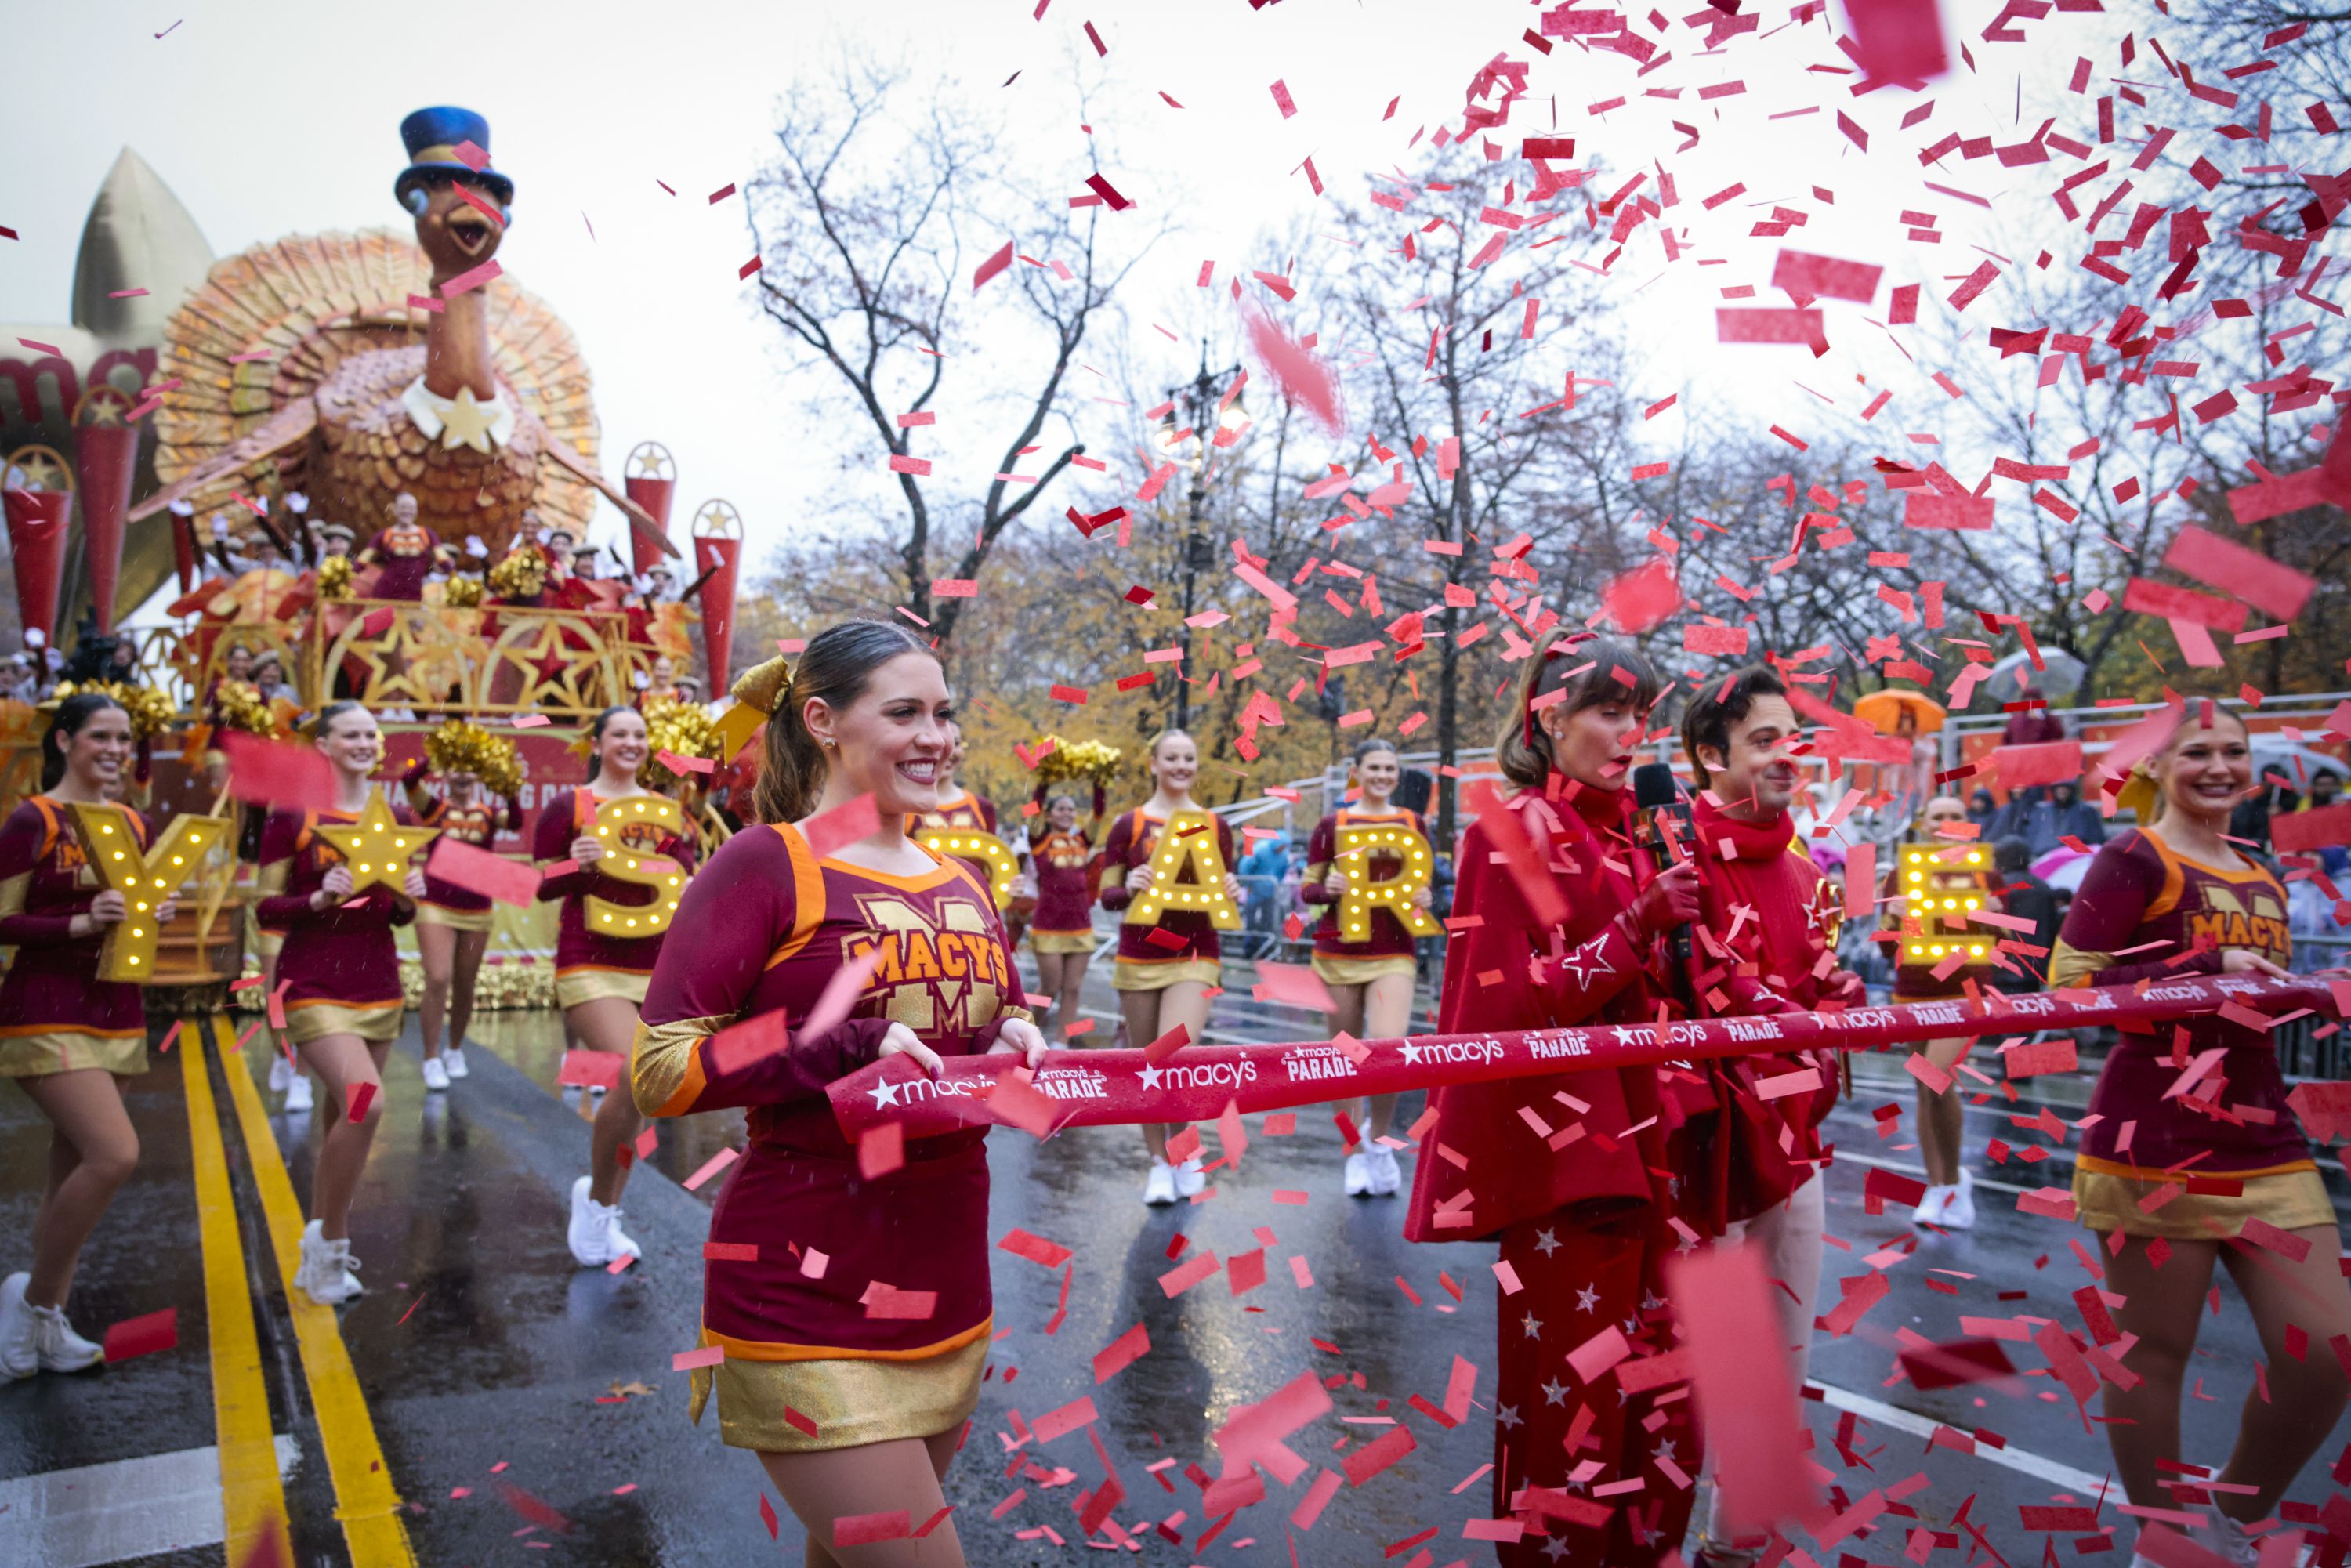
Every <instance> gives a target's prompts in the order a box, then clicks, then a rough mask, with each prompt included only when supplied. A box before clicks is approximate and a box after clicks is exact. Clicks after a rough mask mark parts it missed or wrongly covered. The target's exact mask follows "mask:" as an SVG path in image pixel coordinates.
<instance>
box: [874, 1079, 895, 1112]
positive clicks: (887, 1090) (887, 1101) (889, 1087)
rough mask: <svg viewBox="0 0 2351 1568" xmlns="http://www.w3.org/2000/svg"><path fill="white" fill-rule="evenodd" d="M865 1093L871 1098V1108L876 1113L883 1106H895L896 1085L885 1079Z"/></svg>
mask: <svg viewBox="0 0 2351 1568" xmlns="http://www.w3.org/2000/svg"><path fill="white" fill-rule="evenodd" d="M866 1092H867V1093H868V1094H871V1095H872V1096H873V1108H874V1109H875V1110H876V1111H879V1110H881V1109H882V1108H883V1106H885V1105H895V1104H896V1103H898V1085H896V1084H895V1083H893V1082H890V1081H889V1080H888V1079H886V1078H885V1079H883V1081H882V1082H879V1083H877V1084H875V1085H874V1086H873V1087H872V1088H871V1089H868V1090H867V1091H866Z"/></svg>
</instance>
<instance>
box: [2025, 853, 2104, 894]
mask: <svg viewBox="0 0 2351 1568" xmlns="http://www.w3.org/2000/svg"><path fill="white" fill-rule="evenodd" d="M2097 858H2098V857H2097V856H2096V855H2095V854H2084V853H2083V852H2081V851H2079V850H2069V849H2066V848H2064V847H2063V846H2062V845H2061V846H2059V847H2058V848H2056V849H2053V850H2051V851H2050V852H2048V853H2047V854H2045V855H2043V856H2042V857H2041V858H2040V859H2039V860H2037V861H2034V862H2032V874H2033V875H2035V876H2037V877H2039V878H2040V879H2041V880H2042V881H2043V882H2045V883H2048V884H2049V885H2050V886H2052V887H2053V888H2056V889H2057V890H2058V891H2059V892H2061V893H2078V892H2080V891H2081V887H2082V879H2083V878H2084V877H2085V876H2087V875H2089V874H2090V862H2092V861H2094V860H2095V859H2097Z"/></svg>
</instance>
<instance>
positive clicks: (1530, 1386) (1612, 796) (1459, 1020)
mask: <svg viewBox="0 0 2351 1568" xmlns="http://www.w3.org/2000/svg"><path fill="white" fill-rule="evenodd" d="M1659 685H1660V683H1659V681H1658V678H1657V675H1656V672H1655V671H1654V670H1653V669H1652V668H1651V667H1650V665H1649V663H1648V661H1647V660H1646V659H1644V658H1643V657H1641V655H1640V654H1638V653H1635V652H1634V651H1633V650H1632V649H1630V648H1628V647H1625V646H1623V645H1621V644H1618V643H1611V642H1606V641H1593V640H1590V639H1583V640H1580V641H1579V640H1577V639H1575V638H1573V637H1566V638H1561V639H1559V640H1558V641H1555V642H1554V643H1552V644H1551V645H1550V646H1549V647H1548V648H1547V649H1546V650H1545V651H1544V652H1543V653H1540V654H1538V655H1536V656H1535V657H1533V658H1531V659H1529V660H1528V661H1527V664H1526V668H1525V672H1524V673H1523V674H1521V675H1520V680H1519V686H1518V695H1517V697H1516V700H1515V701H1514V702H1513V703H1512V704H1511V706H1510V717H1509V718H1508V720H1507V721H1506V722H1505V726H1504V728H1503V731H1502V734H1501V736H1500V737H1499V740H1498V741H1497V743H1496V747H1495V762H1496V765H1497V766H1498V767H1499V768H1500V770H1501V772H1502V775H1503V777H1504V778H1505V779H1507V780H1508V781H1509V783H1510V786H1511V787H1512V789H1513V792H1512V793H1511V794H1510V797H1509V798H1508V799H1507V800H1498V801H1495V802H1493V803H1490V804H1489V805H1488V806H1487V807H1486V809H1485V810H1483V811H1482V812H1481V813H1480V814H1479V818H1478V820H1477V821H1475V822H1473V823H1471V824H1470V827H1469V831H1468V832H1467V833H1466V834H1465V835H1464V836H1463V839H1462V846H1461V855H1460V862H1459V863H1460V880H1459V882H1458V883H1457V884H1456V887H1455V893H1454V904H1453V917H1454V919H1455V921H1456V922H1464V921H1471V922H1475V924H1471V925H1466V927H1462V928H1459V929H1458V930H1457V934H1456V936H1454V938H1453V941H1454V946H1453V949H1452V951H1451V952H1450V953H1448V954H1447V961H1446V965H1445V986H1444V990H1443V993H1442V995H1441V998H1440V999H1439V1002H1438V1007H1437V1032H1438V1033H1439V1034H1457V1033H1463V1032H1468V1031H1475V1030H1526V1029H1543V1028H1552V1027H1554V1026H1560V1025H1573V1024H1579V1023H1592V1022H1603V1021H1604V1022H1609V1023H1618V1024H1632V1023H1649V1022H1652V1021H1653V1020H1654V1019H1655V1018H1656V998H1658V997H1661V996H1663V995H1665V994H1666V993H1667V989H1668V981H1667V969H1666V966H1667V964H1668V963H1670V961H1671V960H1670V958H1669V956H1668V955H1667V949H1666V946H1665V944H1664V943H1663V941H1662V940H1661V938H1662V937H1663V936H1664V935H1665V934H1666V933H1667V932H1669V931H1670V930H1672V928H1673V927H1674V926H1675V925H1677V924H1680V923H1681V922H1684V921H1687V920H1688V919H1690V918H1691V916H1692V915H1695V914H1696V913H1697V911H1698V878H1697V873H1696V871H1695V869H1694V868H1693V867H1692V866H1690V865H1689V864H1688V863H1687V862H1682V863H1680V864H1677V865H1675V866H1673V867H1671V868H1670V869H1668V870H1666V871H1662V872H1660V871H1656V870H1655V869H1654V868H1653V867H1652V865H1651V863H1650V862H1649V858H1648V856H1647V854H1646V852H1645V851H1643V850H1642V849H1640V848H1639V847H1638V846H1636V845H1635V842H1634V841H1633V838H1632V835H1631V833H1630V831H1629V828H1630V821H1629V813H1628V811H1627V810H1626V809H1625V797H1626V796H1627V795H1628V794H1629V793H1630V791H1628V790H1626V789H1625V781H1626V779H1627V777H1628V776H1629V773H1630V769H1631V767H1632V763H1633V760H1634V754H1635V747H1638V746H1639V745H1640V743H1641V737H1642V731H1643V727H1645V726H1646V724H1647V722H1648V717H1649V710H1650V707H1651V706H1652V705H1653V704H1654V703H1655V702H1656V698H1657V695H1658V691H1659ZM1498 862H1499V863H1498ZM1431 1108H1432V1109H1433V1110H1434V1111H1435V1112H1436V1113H1437V1121H1436V1124H1435V1125H1434V1127H1433V1129H1432V1130H1431V1131H1430V1132H1429V1134H1427V1136H1426V1140H1425V1141H1424V1143H1423V1145H1422V1149H1423V1153H1422V1155H1421V1156H1420V1158H1419V1159H1418V1160H1417V1161H1416V1162H1415V1164H1416V1168H1415V1171H1414V1179H1413V1191H1412V1210H1411V1213H1410V1215H1409V1216H1408V1218H1406V1220H1405V1237H1406V1239H1410V1240H1414V1241H1462V1240H1468V1239H1472V1238H1481V1237H1491V1238H1494V1239H1498V1240H1499V1241H1500V1243H1501V1260H1502V1262H1503V1263H1505V1264H1507V1265H1508V1266H1509V1270H1506V1271H1509V1272H1514V1274H1515V1277H1516V1280H1517V1288H1516V1289H1510V1288H1509V1287H1508V1285H1507V1283H1506V1287H1505V1296H1504V1299H1503V1301H1502V1303H1501V1311H1500V1313H1499V1322H1498V1325H1497V1326H1498V1331H1499V1338H1500V1345H1499V1349H1500V1375H1501V1379H1500V1388H1499V1392H1498V1393H1497V1395H1496V1406H1497V1408H1496V1412H1495V1427H1494V1448H1495V1454H1494V1500H1495V1511H1496V1512H1497V1513H1498V1514H1501V1513H1510V1514H1516V1515H1518V1516H1519V1517H1520V1519H1521V1520H1522V1521H1524V1522H1525V1524H1526V1525H1527V1534H1526V1536H1525V1538H1524V1539H1523V1540H1522V1541H1520V1542H1516V1543H1511V1544H1505V1545H1501V1546H1499V1547H1498V1549H1497V1550H1498V1551H1499V1554H1500V1556H1501V1560H1502V1562H1503V1563H1505V1564H1508V1565H1510V1568H1549V1565H1550V1564H1552V1563H1557V1562H1560V1561H1562V1560H1563V1561H1567V1562H1572V1563H1590V1564H1599V1563H1608V1564H1611V1565H1612V1568H1615V1565H1622V1564H1639V1563H1654V1562H1656V1561H1657V1560H1658V1559H1659V1558H1660V1557H1661V1556H1663V1555H1664V1553H1665V1552H1667V1551H1669V1550H1672V1549H1675V1548H1677V1547H1678V1546H1679V1544H1680V1542H1681V1539H1682V1533H1683V1531H1684V1529H1685V1527H1686V1526H1687V1523H1688V1520H1689V1512H1690V1503H1691V1500H1692V1492H1693V1490H1695V1489H1694V1484H1693V1483H1694V1482H1695V1480H1696V1478H1697V1476H1698V1465H1699V1456H1698V1442H1697V1433H1696V1428H1695V1427H1694V1425H1693V1424H1692V1422H1691V1419H1690V1416H1689V1401H1688V1400H1687V1398H1669V1399H1667V1400H1665V1401H1664V1402H1660V1396H1671V1395H1674V1394H1677V1393H1678V1392H1679V1390H1677V1388H1674V1387H1672V1386H1667V1387H1665V1388H1657V1389H1649V1390H1646V1391H1644V1392H1640V1393H1636V1394H1633V1395H1631V1396H1629V1397H1626V1396H1625V1394H1624V1392H1623V1390H1621V1389H1620V1388H1619V1387H1618V1386H1617V1385H1616V1382H1615V1375H1614V1369H1613V1367H1611V1368H1608V1369H1606V1370H1602V1371H1600V1372H1598V1373H1597V1374H1596V1375H1594V1376H1593V1377H1592V1378H1591V1379H1589V1380H1587V1379H1585V1378H1584V1377H1583V1376H1581V1375H1578V1373H1577V1372H1576V1370H1575V1368H1574V1367H1573V1364H1571V1363H1570V1362H1569V1360H1568V1356H1569V1354H1570V1353H1572V1352H1574V1351H1576V1350H1578V1349H1579V1348H1580V1347H1582V1346H1584V1345H1586V1344H1587V1343H1591V1342H1592V1341H1593V1338H1594V1337H1595V1336H1604V1335H1606V1334H1608V1333H1621V1334H1623V1335H1624V1336H1625V1339H1626V1340H1628V1341H1630V1342H1633V1343H1635V1344H1641V1345H1646V1346H1647V1347H1649V1348H1652V1349H1655V1350H1660V1351H1662V1350H1666V1349H1667V1348H1669V1347H1670V1345H1671V1342H1672V1329H1671V1324H1670V1322H1668V1319H1667V1310H1666V1303H1665V1300H1664V1281H1663V1272H1662V1270H1663V1264H1664V1261H1665V1260H1666V1259H1667V1257H1669V1256H1671V1255H1672V1252H1673V1249H1674V1246H1675V1243H1676V1236H1675V1234H1674V1232H1673V1231H1672V1230H1671V1229H1670V1228H1667V1224H1666V1218H1667V1214H1668V1213H1669V1212H1670V1205H1671V1203H1672V1201H1673V1194H1672V1192H1671V1191H1670V1187H1669V1183H1670V1177H1669V1176H1668V1175H1667V1170H1668V1166H1667V1156H1666V1148H1665V1132H1664V1129H1663V1127H1662V1125H1661V1123H1660V1117H1661V1114H1662V1113H1663V1111H1664V1109H1665V1101H1664V1098H1663V1096H1662V1095H1661V1093H1660V1085H1659V1080H1658V1073H1657V1070H1656V1069H1654V1068H1649V1067H1635V1068H1623V1069H1601V1070H1595V1071H1582V1072H1561V1073H1555V1074H1552V1075H1550V1076H1546V1077H1539V1078H1518V1079H1511V1080H1509V1081H1507V1082H1498V1083H1481V1084H1469V1085H1461V1086H1457V1087H1449V1088H1444V1089H1439V1090H1438V1091H1437V1092H1436V1094H1435V1095H1434V1096H1433V1098H1432V1103H1431ZM1522 1111H1524V1112H1527V1113H1531V1115H1532V1116H1533V1118H1534V1122H1533V1123H1531V1122H1530V1121H1529V1120H1528V1118H1527V1116H1525V1115H1522V1114H1521V1112H1522ZM1538 1123H1539V1124H1541V1126H1544V1127H1548V1128H1550V1129H1551V1132H1550V1133H1549V1134H1548V1135H1545V1134H1540V1133H1538V1132H1537V1131H1536V1130H1535V1124H1538ZM1586 1359H1587V1360H1588V1359H1589V1358H1586ZM1653 1414H1662V1415H1663V1416H1664V1417H1665V1418H1664V1419H1663V1420H1662V1421H1658V1422H1656V1423H1655V1424H1654V1426H1653V1425H1652V1424H1651V1423H1650V1421H1649V1419H1648V1418H1649V1417H1650V1416H1652V1415H1653ZM1635 1479H1637V1480H1639V1481H1640V1482H1641V1483H1642V1487H1641V1490H1636V1491H1631V1492H1625V1493H1614V1494H1611V1495H1609V1496H1607V1497H1604V1498H1594V1497H1593V1487H1594V1486H1595V1485H1605V1484H1606V1483H1609V1482H1614V1481H1624V1480H1635ZM1586 1483H1590V1484H1586ZM1571 1485H1573V1486H1574V1487H1575V1488H1576V1490H1573V1491H1571V1490H1568V1488H1569V1487H1570V1486H1571ZM1552 1537H1564V1546H1563V1551H1564V1557H1563V1558H1562V1555H1561V1552H1562V1547H1561V1546H1559V1545H1558V1544H1556V1543H1554V1542H1552V1540H1551V1538H1552ZM1546 1547H1550V1548H1551V1550H1550V1551H1546Z"/></svg>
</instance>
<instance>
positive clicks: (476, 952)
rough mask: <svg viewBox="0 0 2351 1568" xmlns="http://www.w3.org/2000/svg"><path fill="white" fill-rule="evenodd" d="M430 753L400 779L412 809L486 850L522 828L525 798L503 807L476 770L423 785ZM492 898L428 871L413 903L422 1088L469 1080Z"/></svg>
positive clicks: (461, 770) (454, 770)
mask: <svg viewBox="0 0 2351 1568" xmlns="http://www.w3.org/2000/svg"><path fill="white" fill-rule="evenodd" d="M431 768H432V761H431V757H430V743H429V742H428V743H427V753H426V755H423V756H420V757H418V758H416V760H415V761H413V762H412V763H410V764H409V765H408V771H407V772H406V773H405V774H404V775H402V779H401V783H402V786H403V787H404V788H405V789H406V790H407V792H408V809H409V810H411V811H413V812H414V813H415V814H416V820H417V821H419V822H421V823H423V825H424V826H426V827H428V828H437V829H439V830H440V831H441V833H442V836H443V837H444V838H450V839H455V840H456V841H459V842H461V843H466V844H471V845H472V846H473V847H474V848H475V849H477V850H487V849H489V848H490V847H491V846H492V845H493V844H494V843H495V842H496V840H497V836H498V834H499V833H500V832H508V833H519V832H521V831H522V802H521V801H520V800H511V799H510V800H507V802H506V805H505V809H504V810H500V809H499V806H498V802H497V801H496V800H495V799H493V798H492V797H491V795H490V794H489V792H488V790H486V789H484V788H483V785H482V777H481V775H480V774H478V773H474V772H469V771H467V770H465V769H464V768H452V769H450V770H449V771H447V772H445V773H444V774H442V775H441V792H440V793H439V794H438V795H436V794H434V792H433V790H432V789H430V788H429V787H428V786H427V785H426V784H425V782H424V778H425V775H426V773H427V772H429V771H430V770H431ZM490 916H491V910H490V895H489V894H486V893H475V891H474V890H473V889H471V888H466V887H459V886H458V885H457V884H456V883H452V882H444V881H443V880H442V879H441V878H439V877H437V876H434V875H433V874H432V873H431V872H430V871H429V870H428V871H427V872H426V873H425V877H424V896H423V898H422V899H421V900H419V901H418V903H417V905H416V953H417V956H418V957H419V958H420V959H421V960H422V961H423V967H424V1000H423V1006H422V1007H421V1008H419V1009H417V1017H418V1019H419V1021H420V1023H421V1024H422V1025H423V1036H424V1087H425V1088H426V1089H428V1090H435V1091H438V1090H444V1089H446V1088H448V1087H449V1081H450V1080H451V1079H453V1078H464V1077H466V1076H467V1075H468V1074H469V1073H470V1072H471V1071H472V1070H471V1069H470V1068H468V1067H467V1066H466V1065H465V1030H466V1029H467V1027H468V1026H469V1025H471V1024H472V1023H473V1021H474V988H475V984H476V983H477V982H478V981H479V980H480V978H481V973H482V958H483V956H485V955H486V954H487V953H488V951H489V948H490Z"/></svg>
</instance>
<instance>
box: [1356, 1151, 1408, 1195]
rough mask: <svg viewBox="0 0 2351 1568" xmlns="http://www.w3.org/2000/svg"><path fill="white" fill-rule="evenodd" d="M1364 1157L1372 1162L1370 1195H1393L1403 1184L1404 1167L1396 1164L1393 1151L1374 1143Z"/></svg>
mask: <svg viewBox="0 0 2351 1568" xmlns="http://www.w3.org/2000/svg"><path fill="white" fill-rule="evenodd" d="M1364 1158H1366V1159H1368V1160H1370V1161H1371V1163H1372V1196H1373V1197H1395V1195H1396V1194H1397V1192H1398V1191H1400V1190H1401V1189H1402V1188H1403V1186H1404V1167H1403V1166H1399V1165H1397V1164H1396V1157H1395V1150H1394V1149H1391V1148H1387V1147H1385V1146H1384V1145H1379V1144H1374V1145H1372V1148H1371V1153H1369V1154H1368V1155H1364Z"/></svg>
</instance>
